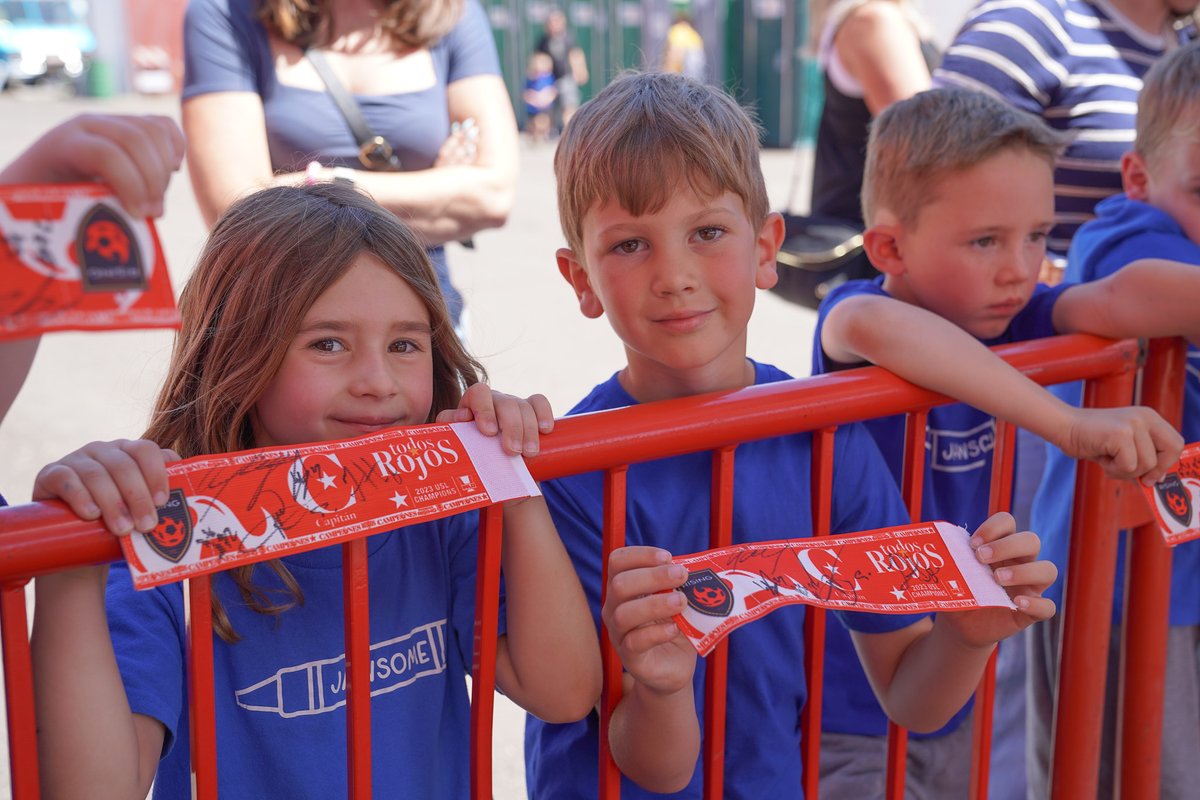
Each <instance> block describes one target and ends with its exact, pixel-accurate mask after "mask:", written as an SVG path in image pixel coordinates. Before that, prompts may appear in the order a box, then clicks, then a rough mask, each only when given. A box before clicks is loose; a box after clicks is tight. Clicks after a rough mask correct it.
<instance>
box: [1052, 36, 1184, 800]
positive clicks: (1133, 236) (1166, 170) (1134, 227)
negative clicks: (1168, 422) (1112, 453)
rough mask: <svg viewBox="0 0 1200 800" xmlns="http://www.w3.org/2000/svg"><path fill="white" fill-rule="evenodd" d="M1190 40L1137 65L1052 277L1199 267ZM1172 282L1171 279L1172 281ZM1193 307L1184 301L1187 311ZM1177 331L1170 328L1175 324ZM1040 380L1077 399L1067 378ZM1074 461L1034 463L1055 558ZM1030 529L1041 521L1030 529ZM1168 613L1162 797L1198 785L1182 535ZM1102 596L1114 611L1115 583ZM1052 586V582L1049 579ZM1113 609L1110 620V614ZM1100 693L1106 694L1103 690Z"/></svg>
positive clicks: (1105, 781) (1106, 765)
mask: <svg viewBox="0 0 1200 800" xmlns="http://www.w3.org/2000/svg"><path fill="white" fill-rule="evenodd" d="M1198 134H1200V42H1192V43H1190V44H1187V45H1184V46H1182V47H1180V48H1179V49H1178V50H1175V51H1174V52H1172V53H1170V54H1168V55H1167V56H1165V57H1164V58H1163V59H1162V60H1160V61H1158V62H1156V63H1155V65H1154V66H1153V67H1152V68H1151V69H1150V71H1149V72H1148V73H1147V74H1146V78H1145V82H1144V83H1143V85H1142V91H1141V94H1140V95H1138V111H1137V139H1136V141H1135V143H1134V146H1133V149H1132V150H1131V151H1130V152H1128V153H1126V154H1125V156H1124V158H1123V159H1122V160H1121V179H1122V183H1123V184H1124V188H1125V192H1124V194H1118V195H1114V196H1112V197H1110V198H1108V199H1106V200H1103V201H1101V202H1100V203H1099V205H1097V206H1096V215H1097V216H1096V219H1094V220H1092V221H1091V222H1088V223H1086V224H1084V225H1083V226H1082V227H1081V228H1080V229H1079V232H1078V233H1076V234H1075V238H1074V239H1073V240H1072V242H1071V250H1070V252H1069V253H1068V256H1067V269H1066V273H1065V275H1064V278H1065V279H1066V280H1068V281H1096V280H1102V279H1105V278H1106V277H1107V276H1109V275H1112V274H1113V273H1115V272H1117V270H1121V269H1124V268H1126V267H1127V266H1128V265H1130V264H1133V263H1134V262H1137V261H1141V260H1142V259H1147V258H1167V259H1171V260H1173V261H1179V262H1183V263H1185V264H1188V265H1192V267H1193V270H1194V271H1195V272H1196V274H1197V275H1200V270H1197V269H1195V266H1197V265H1200V199H1198V198H1197V187H1198V186H1200V138H1198ZM1180 290H1181V291H1182V290H1183V287H1180ZM1195 314H1196V312H1195V310H1193V315H1195ZM1180 332H1182V331H1180ZM1198 357H1200V351H1197V349H1196V348H1195V347H1194V346H1192V347H1189V348H1188V369H1187V379H1186V380H1187V388H1186V391H1185V394H1184V406H1183V438H1184V440H1185V441H1188V442H1196V441H1200V373H1198V372H1197V358H1198ZM1051 391H1053V392H1054V393H1055V394H1056V395H1058V396H1059V397H1061V398H1062V399H1063V400H1065V401H1067V402H1068V403H1072V404H1074V405H1078V404H1079V402H1080V399H1081V397H1082V385H1081V384H1079V383H1072V384H1064V385H1062V386H1056V387H1054V388H1053V389H1052V390H1051ZM1074 483H1075V462H1074V461H1072V460H1070V459H1069V458H1068V457H1067V456H1066V455H1064V454H1063V452H1062V451H1060V450H1059V449H1058V448H1056V447H1053V446H1049V447H1048V448H1047V459H1046V471H1045V473H1044V475H1043V478H1042V485H1041V487H1040V488H1039V490H1038V494H1037V496H1036V498H1035V501H1034V507H1033V519H1034V520H1036V521H1037V522H1038V523H1039V524H1040V525H1042V526H1044V528H1045V531H1046V537H1047V543H1048V549H1049V551H1050V552H1051V553H1052V554H1053V556H1052V557H1053V558H1054V559H1055V561H1056V562H1057V563H1058V564H1060V565H1065V564H1066V557H1067V543H1068V539H1069V532H1070V522H1071V505H1070V493H1069V492H1065V491H1063V489H1062V487H1064V486H1073V485H1074ZM1038 530H1042V528H1038ZM1171 568H1172V569H1171V571H1172V575H1171V612H1170V622H1171V627H1170V632H1169V634H1168V643H1167V672H1166V696H1167V698H1169V699H1168V702H1167V703H1166V706H1165V707H1164V709H1163V711H1164V718H1163V739H1162V743H1163V749H1162V772H1161V776H1162V796H1163V797H1192V796H1195V791H1196V786H1197V785H1200V722H1198V721H1200V677H1198V675H1197V663H1198V656H1197V654H1198V653H1200V649H1198V648H1200V602H1198V600H1200V582H1198V579H1200V542H1185V543H1184V544H1181V545H1179V546H1178V547H1175V548H1174V549H1173V550H1172V561H1171ZM1120 587H1121V584H1119V583H1118V585H1117V588H1118V591H1117V592H1116V593H1115V595H1114V606H1116V607H1115V608H1114V613H1118V614H1119V606H1120V604H1121V601H1122V598H1123V596H1124V592H1123V591H1121V590H1120ZM1054 592H1055V595H1056V596H1061V587H1060V586H1055V587H1054ZM1116 619H1118V620H1119V617H1117V618H1116ZM1059 637H1060V630H1059V626H1054V627H1052V628H1047V629H1046V630H1042V631H1039V632H1038V634H1037V635H1036V636H1032V637H1030V640H1029V644H1030V647H1031V650H1032V652H1031V654H1030V655H1031V661H1030V665H1029V689H1030V692H1031V695H1032V696H1033V697H1035V698H1037V699H1038V700H1039V702H1038V703H1037V704H1036V712H1037V715H1036V717H1034V710H1033V709H1031V719H1030V745H1031V747H1030V767H1031V776H1030V780H1031V783H1033V782H1034V781H1036V785H1037V786H1038V787H1039V791H1040V792H1041V793H1044V792H1045V791H1046V783H1047V776H1048V769H1049V763H1048V756H1047V755H1046V754H1047V753H1048V752H1049V743H1050V728H1051V722H1052V716H1051V715H1052V713H1053V698H1054V685H1055V684H1054V666H1055V664H1057V663H1058V644H1059ZM1119 642H1120V636H1119V635H1117V633H1116V632H1114V634H1113V637H1112V651H1111V652H1112V655H1111V657H1110V660H1111V665H1110V668H1109V680H1110V681H1115V680H1116V675H1117V667H1116V664H1117V654H1118V644H1119ZM1110 697H1112V695H1111V693H1110ZM1105 712H1106V724H1105V727H1106V730H1108V731H1113V730H1115V724H1116V716H1115V714H1116V710H1115V708H1113V704H1111V703H1110V704H1109V705H1108V706H1107V707H1106V709H1105ZM1111 745H1112V740H1111V738H1110V737H1109V736H1106V737H1105V750H1104V752H1103V754H1102V756H1101V775H1100V786H1101V787H1104V791H1105V792H1106V793H1107V792H1108V791H1109V789H1108V787H1111V786H1112V785H1113V781H1112V769H1113V762H1112V759H1113V754H1112V750H1111Z"/></svg>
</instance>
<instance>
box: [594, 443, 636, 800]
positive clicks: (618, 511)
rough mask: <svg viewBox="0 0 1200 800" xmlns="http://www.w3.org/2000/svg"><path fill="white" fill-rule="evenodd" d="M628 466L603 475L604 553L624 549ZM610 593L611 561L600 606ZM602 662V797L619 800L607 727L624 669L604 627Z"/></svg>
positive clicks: (602, 584)
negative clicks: (609, 572)
mask: <svg viewBox="0 0 1200 800" xmlns="http://www.w3.org/2000/svg"><path fill="white" fill-rule="evenodd" d="M628 472H629V467H628V466H627V465H624V464H621V465H619V466H617V467H614V468H612V469H609V470H607V471H606V472H605V474H604V530H603V532H602V534H601V547H602V548H603V551H602V552H603V553H605V554H608V553H611V552H612V551H613V550H616V549H617V548H618V547H624V546H625V478H626V477H627V475H628ZM607 593H608V558H607V557H605V558H603V559H602V560H601V567H600V604H601V606H603V605H604V598H605V596H606V595H607ZM600 660H601V664H602V666H603V668H604V682H603V684H602V689H601V693H600V786H599V792H600V797H601V798H603V799H604V800H618V798H620V796H621V771H620V770H618V769H617V765H616V762H614V761H613V759H612V751H611V750H610V749H609V747H608V726H609V723H611V722H612V714H613V709H615V708H616V707H617V703H619V702H620V701H621V692H622V686H621V681H622V674H623V673H622V670H621V659H620V658H619V657H618V656H617V649H616V648H615V647H613V644H612V642H611V641H610V640H609V638H608V632H607V631H606V630H604V628H603V624H602V625H601V631H600Z"/></svg>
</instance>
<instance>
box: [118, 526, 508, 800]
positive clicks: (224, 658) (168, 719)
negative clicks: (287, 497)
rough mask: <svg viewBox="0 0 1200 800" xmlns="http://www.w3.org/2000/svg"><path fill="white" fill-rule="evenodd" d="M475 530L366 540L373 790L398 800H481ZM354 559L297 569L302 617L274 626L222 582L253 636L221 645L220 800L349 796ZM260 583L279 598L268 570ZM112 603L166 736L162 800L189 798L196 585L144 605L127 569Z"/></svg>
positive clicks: (295, 612) (171, 589)
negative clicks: (345, 579)
mask: <svg viewBox="0 0 1200 800" xmlns="http://www.w3.org/2000/svg"><path fill="white" fill-rule="evenodd" d="M477 519H478V518H477V515H475V514H460V515H457V516H453V517H448V518H445V519H440V520H434V521H432V522H428V523H424V524H419V525H414V526H411V527H407V528H403V529H400V530H396V531H392V532H389V533H383V534H379V535H377V536H374V537H372V538H371V539H370V541H369V542H368V551H369V554H370V555H369V559H368V571H369V576H370V631H371V636H370V638H371V747H372V754H373V757H372V766H373V770H374V771H373V785H374V786H375V787H376V791H377V792H380V793H382V794H383V795H385V796H405V797H436V798H466V797H467V796H468V788H469V787H468V783H469V780H468V778H469V763H468V754H469V752H470V736H469V721H470V701H469V699H468V696H467V691H466V685H465V676H466V675H467V674H468V670H469V669H470V665H471V655H472V636H473V625H474V615H475V601H474V598H475V563H476V545H477V539H478V537H477V533H476V532H477ZM341 560H342V555H341V548H340V547H337V546H334V547H331V548H326V549H322V550H315V551H310V552H306V553H300V554H298V555H294V556H288V557H286V558H284V559H283V561H284V563H285V564H286V565H287V567H288V569H289V570H291V572H292V574H293V576H295V578H296V580H297V581H298V582H299V584H300V586H301V588H302V589H303V591H304V604H303V605H300V606H297V607H295V608H292V609H290V610H288V611H286V612H284V613H283V614H281V615H279V616H275V617H272V616H266V615H263V614H259V613H257V612H254V611H251V610H250V609H248V608H247V607H246V604H245V603H244V601H243V600H242V599H241V597H240V595H239V593H238V591H237V589H236V587H235V586H234V584H233V582H232V581H231V580H230V579H229V578H228V576H227V575H219V576H217V577H216V578H215V579H214V581H213V590H214V592H215V593H216V596H217V597H218V598H219V599H220V601H221V603H222V605H223V606H224V608H225V611H226V612H227V613H228V615H229V618H230V620H231V622H232V623H233V628H234V630H235V631H236V632H237V633H238V634H239V635H240V636H241V640H240V641H238V642H235V643H233V644H228V643H226V642H224V641H223V640H221V639H219V638H216V637H214V641H213V650H214V659H213V663H214V673H215V674H214V688H215V698H216V724H217V774H218V782H219V793H220V795H221V797H222V798H247V799H250V798H254V800H258V798H264V797H287V798H313V800H326V798H330V797H344V796H345V795H346V786H347V775H346V758H345V753H346V710H345V698H346V694H345V665H346V660H345V638H344V632H343V631H344V627H343V622H342V619H343V607H344V605H343V597H342V569H341ZM255 583H256V585H260V586H263V587H265V588H268V589H277V588H279V587H280V586H281V584H280V582H279V581H278V579H277V578H276V576H275V573H274V572H273V571H272V570H270V569H268V568H264V567H262V566H261V565H260V566H259V568H258V569H257V570H256V572H255ZM285 596H286V595H285ZM107 605H108V617H109V626H110V628H111V631H112V639H113V647H114V650H115V651H116V654H117V660H118V664H119V667H120V670H121V678H122V680H123V682H124V684H125V691H126V694H127V695H128V697H129V704H130V707H131V708H132V709H133V711H134V712H136V713H139V714H145V715H147V716H150V717H153V718H154V719H157V720H159V721H161V722H162V723H163V724H164V725H165V726H166V729H167V731H166V741H165V744H164V747H163V758H162V760H161V761H160V762H159V768H158V775H157V777H156V779H155V783H154V796H155V797H156V798H179V797H187V796H189V793H190V791H191V788H190V787H191V777H190V774H189V752H188V751H189V743H188V737H189V733H188V706H187V683H186V677H185V676H186V659H185V653H186V636H185V624H184V615H183V607H184V596H183V589H182V586H181V584H178V583H175V584H170V585H167V586H162V587H158V588H155V589H149V590H146V591H140V592H138V591H134V589H133V586H132V582H131V579H130V576H129V571H128V569H127V567H126V566H125V565H124V564H119V565H114V567H113V569H112V572H111V574H110V577H109V582H108V594H107ZM501 619H503V617H501ZM501 630H503V626H501Z"/></svg>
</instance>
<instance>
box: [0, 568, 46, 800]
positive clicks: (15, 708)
mask: <svg viewBox="0 0 1200 800" xmlns="http://www.w3.org/2000/svg"><path fill="white" fill-rule="evenodd" d="M26 583H27V581H11V582H8V583H5V584H4V586H3V587H0V636H2V637H3V640H4V692H5V699H6V701H7V719H8V763H9V764H10V765H11V767H12V769H11V770H10V779H11V782H12V796H13V800H37V798H38V797H39V796H40V795H41V788H40V786H39V777H38V756H37V720H36V712H35V710H34V705H33V663H32V661H31V659H30V653H29V637H28V632H27V631H28V628H27V626H28V624H29V623H28V619H29V618H28V617H27V616H26V613H25V584H26Z"/></svg>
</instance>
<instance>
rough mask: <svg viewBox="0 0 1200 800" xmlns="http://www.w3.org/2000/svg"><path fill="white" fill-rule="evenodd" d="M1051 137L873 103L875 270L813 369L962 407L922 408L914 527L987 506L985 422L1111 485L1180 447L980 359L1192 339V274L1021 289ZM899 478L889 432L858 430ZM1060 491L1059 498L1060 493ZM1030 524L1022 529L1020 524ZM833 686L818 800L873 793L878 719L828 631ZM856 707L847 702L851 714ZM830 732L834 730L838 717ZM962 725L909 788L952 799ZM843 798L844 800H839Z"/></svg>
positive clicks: (1048, 192) (980, 99)
mask: <svg viewBox="0 0 1200 800" xmlns="http://www.w3.org/2000/svg"><path fill="white" fill-rule="evenodd" d="M1061 147H1062V138H1061V135H1060V134H1057V133H1055V132H1054V131H1052V130H1050V129H1049V128H1048V127H1047V126H1046V125H1045V124H1044V123H1043V122H1042V121H1041V120H1039V119H1037V118H1036V117H1033V116H1032V115H1029V114H1026V113H1025V112H1022V111H1019V110H1017V109H1014V108H1012V107H1011V106H1009V105H1007V104H1005V103H1003V102H1001V101H999V100H996V99H994V98H992V97H991V96H989V95H985V94H983V93H979V92H972V91H968V90H964V89H953V88H947V89H934V90H931V91H928V92H923V93H921V94H919V95H916V96H914V97H912V98H910V99H908V100H905V101H902V102H900V103H898V104H896V105H893V106H891V107H889V108H888V109H887V110H886V111H885V112H884V113H883V114H881V115H880V117H879V118H878V119H877V120H876V122H875V124H874V126H873V128H872V132H871V136H870V139H869V142H868V147H867V167H866V178H865V180H864V183H863V210H864V216H865V219H866V221H867V225H868V229H867V231H866V232H865V234H864V241H865V246H866V249H867V252H868V254H869V256H870V258H871V261H872V263H873V264H874V265H875V266H876V268H877V269H879V270H880V272H882V273H883V275H881V276H880V277H879V278H878V279H876V280H874V281H854V282H850V283H847V284H844V285H843V286H841V287H839V288H838V289H837V290H835V291H834V292H831V293H830V295H829V297H827V298H826V300H825V302H824V303H823V304H822V307H821V309H820V314H819V319H818V325H817V334H816V341H815V346H814V358H813V364H814V370H813V371H814V373H821V372H829V371H833V370H836V369H842V368H846V367H850V366H859V365H862V364H863V363H873V364H878V365H880V366H883V367H886V368H888V369H889V370H891V371H893V372H895V373H897V374H898V375H900V376H901V377H904V378H906V379H908V380H910V381H913V382H914V383H917V384H920V385H923V386H927V387H929V388H932V389H935V390H937V391H939V392H941V393H943V394H946V395H949V396H951V397H954V398H957V399H959V400H961V401H963V403H961V404H956V405H950V406H945V407H942V408H938V409H934V410H932V411H931V412H930V414H929V418H928V429H927V433H926V437H927V438H926V449H927V457H926V464H925V481H924V495H923V500H922V516H923V517H925V518H926V519H946V520H950V521H952V522H955V523H958V524H960V525H968V526H970V525H974V524H977V523H978V522H979V521H980V520H982V519H983V518H984V517H985V516H986V514H987V511H988V487H989V484H990V478H991V475H990V473H991V452H992V446H993V437H994V421H993V417H994V416H999V417H1002V418H1004V419H1007V420H1008V421H1010V422H1013V423H1016V424H1017V425H1019V426H1021V427H1023V428H1026V429H1028V430H1030V431H1032V432H1033V433H1035V434H1037V435H1038V436H1041V437H1042V438H1044V439H1046V440H1048V441H1051V442H1054V443H1055V444H1057V445H1058V446H1060V447H1061V448H1062V449H1063V450H1064V451H1065V452H1068V453H1070V454H1071V456H1072V457H1074V458H1088V459H1094V460H1096V461H1098V462H1099V463H1100V464H1102V465H1103V466H1104V467H1105V469H1106V470H1107V471H1108V473H1109V474H1110V475H1113V476H1114V477H1118V478H1134V477H1138V478H1142V479H1143V480H1147V481H1150V480H1154V479H1157V477H1159V476H1160V475H1162V473H1163V471H1164V469H1165V468H1166V467H1168V466H1170V464H1171V463H1172V462H1173V460H1174V459H1175V458H1176V457H1177V455H1178V453H1179V448H1180V446H1181V444H1182V439H1181V438H1180V437H1179V435H1178V434H1177V433H1176V432H1175V431H1173V430H1172V429H1171V428H1170V426H1168V425H1167V424H1166V422H1165V421H1163V420H1162V418H1161V417H1159V416H1158V415H1157V414H1155V413H1153V412H1151V411H1150V410H1149V409H1145V408H1136V407H1135V408H1126V409H1103V410H1100V409H1096V410H1086V409H1079V408H1075V407H1073V406H1070V405H1068V404H1066V403H1064V402H1062V401H1061V400H1059V399H1058V398H1056V397H1054V396H1053V395H1052V394H1050V393H1049V392H1047V391H1045V390H1044V389H1042V388H1041V387H1039V386H1037V385H1036V384H1034V383H1033V382H1032V381H1029V380H1028V379H1026V378H1024V377H1023V376H1022V375H1020V373H1018V372H1017V371H1016V370H1014V369H1012V368H1011V367H1009V366H1008V365H1007V364H1005V363H1004V362H1003V361H1001V360H1000V359H999V358H997V357H996V356H995V355H994V354H992V353H991V352H990V351H989V350H988V349H987V347H988V346H993V345H998V344H1005V343H1009V342H1018V341H1023V340H1027V339H1033V338H1039V337H1044V336H1051V335H1054V334H1056V333H1068V332H1075V331H1084V332H1089V333H1095V334H1100V335H1106V336H1112V337H1118V338H1123V337H1128V336H1139V335H1145V336H1161V335H1168V334H1176V333H1179V332H1181V331H1184V330H1187V329H1188V327H1189V326H1190V327H1191V328H1192V329H1193V330H1195V329H1197V328H1200V319H1197V318H1196V317H1195V315H1194V313H1193V312H1192V311H1191V307H1192V306H1194V303H1195V301H1196V299H1197V298H1200V272H1198V273H1196V275H1195V276H1192V281H1191V283H1190V284H1185V283H1184V282H1182V281H1179V276H1180V275H1181V274H1183V271H1181V269H1180V265H1173V264H1170V263H1166V262H1154V263H1146V264H1142V265H1139V267H1138V268H1137V269H1132V270H1130V271H1128V272H1126V273H1124V274H1123V275H1121V276H1119V277H1114V278H1113V279H1112V280H1110V281H1106V282H1101V283H1096V284H1089V285H1084V286H1080V285H1074V286H1067V285H1063V286H1058V287H1054V288H1050V287H1047V286H1044V285H1039V284H1038V283H1037V275H1038V271H1039V268H1040V265H1041V262H1042V260H1043V258H1044V255H1045V246H1046V237H1047V234H1048V232H1049V230H1050V228H1051V227H1052V225H1053V221H1054V202H1053V198H1054V191H1053V168H1054V161H1055V156H1056V155H1057V153H1058V152H1059V151H1060V150H1061ZM868 428H869V429H870V431H871V433H872V435H873V436H874V438H875V439H876V442H877V443H878V444H879V445H880V449H881V450H882V451H883V453H884V457H885V458H887V459H888V460H889V462H890V466H891V468H892V472H893V475H894V476H895V477H896V478H897V480H898V479H899V476H900V468H901V459H902V441H903V436H904V420H903V419H902V418H891V419H883V420H877V421H872V422H870V423H868ZM1069 487H1070V484H1067V485H1065V486H1060V487H1059V490H1060V491H1061V492H1062V493H1063V494H1064V495H1065V496H1069V495H1070V493H1071V492H1070V488H1069ZM1035 528H1036V526H1035ZM827 654H828V658H829V659H831V664H830V666H829V667H828V673H827V674H829V676H830V677H829V678H828V679H827V683H830V684H832V685H831V688H830V690H829V700H828V702H827V705H826V717H825V722H826V725H825V730H826V731H827V733H829V734H831V736H830V738H831V740H832V741H831V746H830V747H829V748H828V750H829V756H830V757H831V758H837V759H838V761H837V762H836V763H832V764H826V763H825V762H824V760H823V767H824V766H828V767H829V769H828V771H826V770H825V769H823V771H822V772H823V775H825V774H827V775H828V776H829V778H830V780H831V781H833V780H836V778H837V776H838V775H839V773H840V772H842V770H845V771H847V773H848V774H850V775H851V777H853V778H857V779H862V780H867V779H868V778H871V777H873V778H874V780H875V781H876V783H875V784H874V787H875V788H866V785H865V784H863V783H862V782H856V783H852V784H843V783H837V784H831V785H832V786H833V788H831V794H837V790H838V789H842V790H847V789H849V787H851V786H852V787H854V791H856V792H857V793H861V794H857V793H856V795H855V796H874V795H877V794H879V793H881V792H882V783H881V778H882V776H880V775H874V776H862V775H861V774H859V773H861V770H859V771H858V772H857V773H856V772H854V770H855V766H854V764H855V761H856V757H855V754H856V753H858V756H857V760H858V761H861V760H862V753H863V752H865V751H879V750H881V749H882V747H883V740H882V738H879V737H881V736H882V734H883V733H884V731H885V725H884V718H883V714H882V712H881V711H880V710H879V709H878V708H871V709H868V708H865V707H864V705H865V704H864V703H863V702H862V695H863V692H864V691H865V689H866V686H867V681H866V678H865V676H864V675H863V673H862V671H861V670H858V669H856V668H855V666H854V664H853V656H852V654H851V652H850V645H849V643H848V642H847V641H846V640H845V638H844V637H839V636H838V632H837V631H833V632H832V633H831V635H830V641H829V642H828V644H827ZM855 701H857V702H855ZM847 707H852V708H855V709H856V710H857V711H858V712H859V714H858V715H857V716H856V717H854V721H855V723H856V727H853V728H849V727H846V728H841V727H839V726H838V723H837V721H836V719H835V718H837V717H840V718H841V719H843V720H845V719H848V718H850V717H851V714H850V713H849V712H848V711H847V710H846V708H847ZM964 715H965V712H960V713H959V714H958V715H956V717H955V719H954V720H953V721H952V723H951V725H950V726H948V728H946V729H943V730H942V731H939V732H938V733H939V735H938V736H936V737H932V738H930V739H929V740H927V741H925V742H914V743H913V744H912V752H913V753H914V755H916V756H917V757H918V760H917V761H916V762H915V763H914V764H913V772H914V775H913V776H912V777H913V779H914V781H916V782H917V783H918V785H920V786H922V787H923V788H925V789H926V791H927V792H928V793H929V794H930V795H932V796H963V795H965V794H966V781H967V778H968V767H967V764H966V762H965V761H964V762H960V766H959V767H958V768H957V769H954V770H946V769H945V766H944V765H945V764H946V763H947V762H948V761H959V759H960V758H961V757H962V754H963V753H965V752H966V751H967V749H968V748H969V739H970V732H969V730H968V729H967V728H968V726H964V725H962V724H961V722H962V717H963V716H964ZM847 796H848V795H847Z"/></svg>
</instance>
